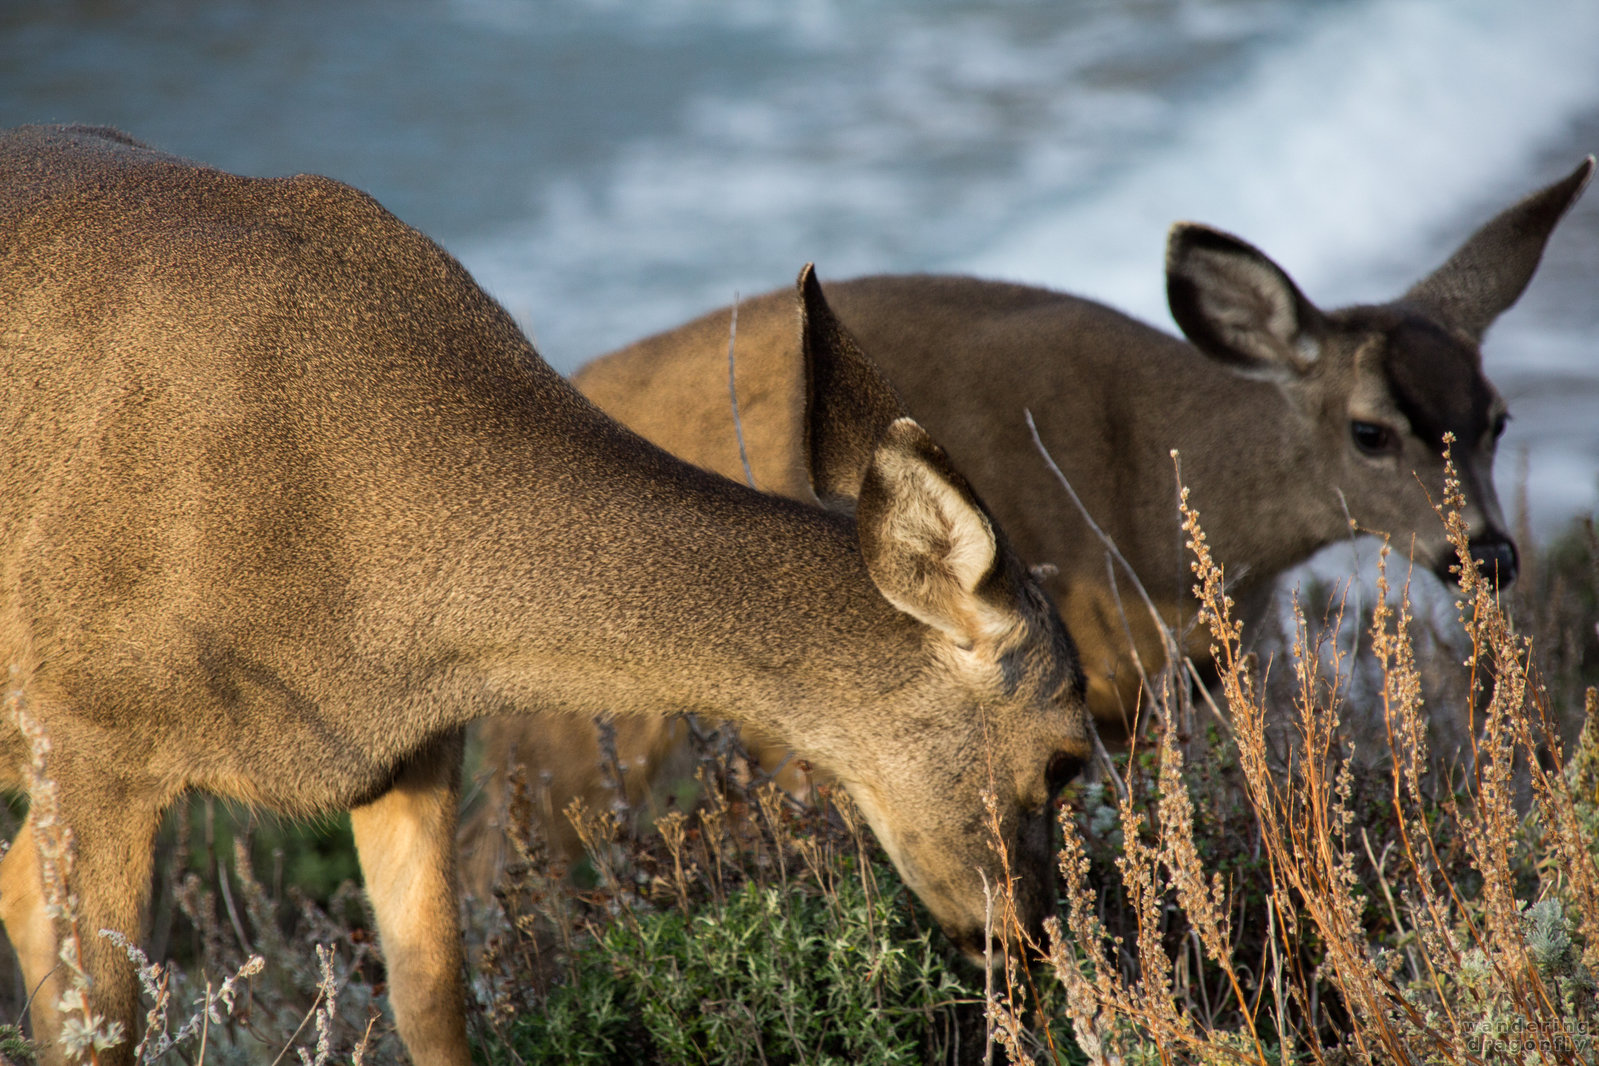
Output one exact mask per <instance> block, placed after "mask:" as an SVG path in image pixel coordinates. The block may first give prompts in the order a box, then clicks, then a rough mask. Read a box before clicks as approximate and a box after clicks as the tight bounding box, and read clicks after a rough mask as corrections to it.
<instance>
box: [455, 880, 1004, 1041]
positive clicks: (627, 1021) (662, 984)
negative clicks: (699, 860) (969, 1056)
mask: <svg viewBox="0 0 1599 1066" xmlns="http://www.w3.org/2000/svg"><path fill="white" fill-rule="evenodd" d="M840 861H841V865H845V866H848V865H850V864H852V863H853V859H852V858H844V859H842V860H840ZM872 874H873V879H874V880H875V882H876V885H877V886H878V891H877V892H875V893H874V892H872V891H870V890H869V889H868V887H867V883H866V882H863V881H862V880H861V879H860V878H859V877H858V876H856V872H855V871H854V870H850V869H843V870H840V871H839V877H838V879H837V881H836V883H835V884H834V886H833V888H834V891H833V892H832V893H830V894H829V893H823V892H821V891H818V890H815V889H814V886H812V888H811V889H810V890H807V889H806V888H804V887H802V886H801V885H799V884H796V883H789V884H787V885H777V884H762V883H759V882H756V881H749V882H746V883H745V884H743V885H742V886H740V887H739V888H737V889H736V890H735V891H733V892H732V893H731V894H729V895H728V896H727V897H726V899H724V900H710V901H707V902H706V903H704V904H702V905H700V906H699V907H696V908H695V909H693V910H692V911H691V912H689V913H684V912H683V911H682V910H680V909H678V908H675V907H674V908H671V909H666V910H656V911H646V912H642V913H637V914H633V915H631V916H628V917H626V918H624V919H623V920H619V921H617V922H615V923H614V924H611V925H610V926H609V927H608V928H605V929H604V930H603V932H602V933H601V935H600V936H599V938H598V939H597V940H595V941H593V942H591V943H590V944H588V945H587V946H586V947H584V948H583V949H582V950H581V952H580V954H579V956H578V958H577V959H575V960H574V971H575V974H576V976H575V978H574V979H573V980H572V981H571V982H570V983H567V984H564V985H561V986H558V987H557V988H556V989H555V991H554V992H553V993H552V994H551V995H550V996H549V997H548V998H547V999H546V1000H545V1002H544V1004H543V1010H542V1011H538V1012H531V1013H528V1014H524V1015H523V1016H522V1017H520V1018H519V1019H518V1020H517V1022H516V1023H515V1025H514V1026H513V1027H512V1028H511V1030H510V1032H509V1033H508V1034H507V1035H508V1037H509V1039H508V1045H509V1047H508V1048H500V1047H488V1048H486V1049H485V1052H486V1054H485V1059H486V1061H487V1062H490V1063H500V1062H509V1061H515V1060H514V1059H512V1058H511V1057H510V1054H509V1052H511V1051H514V1053H515V1055H517V1056H519V1057H520V1058H521V1060H523V1061H526V1062H549V1063H569V1064H573V1066H578V1064H584V1066H587V1064H596V1066H597V1064H601V1063H643V1062H659V1063H716V1064H728V1066H736V1064H742V1063H758V1062H763V1063H770V1064H773V1066H776V1064H778V1063H793V1064H800V1063H806V1064H817V1066H822V1064H832V1063H854V1062H865V1061H870V1062H875V1063H883V1064H885V1066H889V1064H895V1063H906V1064H913V1063H921V1062H923V1061H925V1055H926V1051H927V1048H928V1046H929V1043H930V1036H929V1031H930V1027H931V1026H932V1025H934V1024H935V1023H936V1020H937V1018H936V1016H937V1015H939V1014H940V1013H941V1012H943V1013H947V1012H948V1011H949V1009H950V1007H951V1005H952V1004H953V1003H954V1002H955V1001H958V1000H962V999H965V1000H968V1001H969V1000H970V999H971V998H972V997H973V996H974V995H975V993H974V992H973V991H971V990H970V989H968V988H966V987H965V986H964V984H963V983H962V981H961V980H960V978H959V977H958V976H957V974H956V973H955V971H954V969H953V968H952V966H951V964H950V963H948V962H946V961H945V959H944V957H943V956H942V955H941V954H940V952H939V951H937V950H936V949H935V948H934V946H933V944H932V942H931V934H930V933H928V932H927V931H918V930H916V929H915V928H914V927H913V924H912V921H911V910H910V905H909V901H908V899H907V898H906V894H905V891H904V889H903V887H902V886H901V885H900V884H899V881H898V879H897V878H896V877H895V876H894V874H893V872H892V868H891V867H889V866H888V865H886V864H882V863H876V864H874V867H873V870H872Z"/></svg>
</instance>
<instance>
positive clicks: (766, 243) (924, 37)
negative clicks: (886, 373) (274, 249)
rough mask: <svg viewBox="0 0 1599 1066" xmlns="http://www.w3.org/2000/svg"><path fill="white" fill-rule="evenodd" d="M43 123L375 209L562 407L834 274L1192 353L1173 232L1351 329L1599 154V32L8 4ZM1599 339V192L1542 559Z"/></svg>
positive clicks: (1527, 401)
mask: <svg viewBox="0 0 1599 1066" xmlns="http://www.w3.org/2000/svg"><path fill="white" fill-rule="evenodd" d="M22 122H86V123H98V124H111V125H115V126H119V127H121V128H123V129H125V130H127V131H129V132H131V133H132V134H134V135H135V136H137V137H139V138H141V139H143V140H145V141H148V142H150V143H152V144H154V145H156V146H159V147H161V148H164V149H166V150H169V151H172V152H176V153H178V154H182V155H187V156H191V157H193V158H196V159H199V160H203V161H205V162H208V163H212V164H215V165H218V166H221V167H223V168H226V169H229V170H234V171H239V172H242V173H246V174H255V175H277V174H288V173H294V172H300V171H312V172H320V173H324V174H328V175H332V176H333V177H336V178H339V179H342V180H344V181H346V182H349V183H351V184H353V185H356V186H359V187H360V188H363V189H365V190H367V191H369V192H371V193H373V194H374V195H375V196H376V197H377V198H378V199H379V200H381V201H382V202H383V203H384V204H385V205H386V206H388V207H389V208H390V209H391V210H393V211H394V212H395V213H396V214H398V215H399V216H400V217H401V218H403V219H405V220H406V221H407V222H410V223H411V224H413V225H415V226H417V227H418V228H420V229H422V230H423V231H425V232H426V233H428V234H429V235H430V236H432V237H433V238H435V239H436V240H438V241H439V242H440V243H441V244H443V245H444V246H445V247H446V248H448V249H449V250H450V251H452V252H453V253H454V254H455V255H456V256H458V257H459V258H460V259H461V260H462V261H463V262H464V263H465V264H466V266H467V267H468V269H470V270H471V271H472V272H473V273H474V274H475V275H476V276H477V277H478V279H479V280H480V281H481V282H482V283H483V284H484V285H485V286H486V287H487V288H488V289H489V290H490V291H491V292H493V293H494V294H495V295H496V296H497V297H498V298H499V299H500V300H501V301H502V302H503V303H505V304H506V306H507V307H509V308H510V309H511V311H512V312H513V313H514V314H515V315H516V316H517V318H518V319H519V320H520V321H521V322H522V323H523V325H524V326H525V327H526V328H527V329H528V331H529V332H530V334H531V335H532V336H533V337H534V338H535V340H536V341H537V343H538V344H539V346H540V348H541V350H542V351H543V352H544V354H545V356H546V357H547V358H548V359H549V360H550V361H551V362H552V363H554V364H555V366H556V367H557V368H559V369H561V370H562V371H570V370H572V369H573V368H575V367H576V366H578V365H579V364H580V363H582V362H583V361H585V360H587V359H588V358H590V357H591V356H594V355H597V354H600V353H602V352H604V351H607V350H609V349H611V348H613V347H616V346H618V345H620V344H622V343H625V342H627V341H630V340H633V339H635V338H637V337H639V336H642V335H643V334H645V333H648V332H652V331H654V330H657V329H662V328H666V327H669V326H673V325H676V324H677V323H679V322H681V321H684V320H686V319H687V318H689V317H691V316H693V315H695V314H698V313H699V312H701V311H704V310H707V309H709V308H711V307H713V306H718V305H721V304H725V303H727V302H729V301H730V300H732V299H733V297H734V296H735V294H743V295H746V296H747V295H753V294H754V293H757V292H762V291H765V290H767V289H771V288H774V287H777V286H780V285H787V284H790V283H791V282H792V279H793V277H794V274H795V272H796V271H797V269H798V268H799V266H800V264H801V263H803V262H805V261H807V260H814V261H815V262H816V263H817V265H818V269H819V272H820V273H821V275H822V277H823V279H824V280H826V279H827V278H839V277H845V276H850V275H855V274H860V273H871V272H879V271H912V270H916V271H921V270H932V271H967V272H976V273H981V274H984V275H989V276H995V277H1005V278H1011V279H1017V280H1024V281H1029V282H1035V283H1042V284H1047V285H1052V286H1057V287H1061V288H1066V289H1069V290H1071V291H1073V292H1077V293H1080V294H1084V295H1089V296H1093V297H1096V298H1099V299H1101V300H1104V301H1106V302H1109V303H1111V304H1114V305H1116V306H1118V307H1121V308H1122V309H1124V310H1127V311H1130V312H1132V313H1134V314H1136V315H1139V316H1141V317H1144V318H1146V319H1148V320H1150V321H1152V322H1156V323H1159V324H1161V325H1162V326H1163V327H1164V328H1167V329H1171V328H1173V327H1172V326H1171V325H1170V321H1169V318H1168V316H1167V314H1166V311H1165V306H1164V295H1163V294H1164V283H1163V277H1162V273H1161V263H1162V250H1163V243H1164V237H1165V230H1166V227H1167V226H1168V225H1169V224H1170V223H1171V222H1172V221H1174V220H1176V219H1194V220H1198V221H1203V222H1208V223H1211V224H1213V225H1217V226H1220V227H1222V228H1224V229H1228V230H1231V231H1232V232H1234V233H1237V234H1238V235H1240V236H1242V237H1244V238H1246V239H1247V240H1249V241H1251V242H1253V243H1255V244H1257V245H1259V246H1260V247H1261V248H1263V249H1264V250H1266V251H1267V252H1268V253H1269V254H1271V255H1272V256H1273V257H1275V258H1276V259H1277V260H1278V261H1279V262H1280V263H1281V264H1282V265H1283V266H1284V267H1286V268H1287V269H1288V270H1289V272H1290V273H1291V274H1293V275H1294V276H1295V278H1296V279H1297V280H1298V281H1299V282H1300V284H1301V286H1302V287H1303V288H1304V289H1305V291H1306V293H1307V294H1308V295H1309V296H1310V297H1311V298H1312V299H1313V300H1315V301H1316V302H1318V303H1320V304H1322V305H1323V306H1335V305H1338V304H1340V303H1351V302H1359V301H1368V300H1382V299H1386V298H1390V297H1393V296H1396V295H1398V294H1399V293H1400V292H1401V291H1402V290H1403V289H1404V288H1405V287H1407V286H1408V284H1409V283H1410V282H1411V281H1412V280H1415V279H1416V278H1417V277H1419V276H1420V275H1421V274H1423V273H1424V272H1426V271H1427V270H1429V269H1430V268H1431V267H1432V266H1434V265H1436V264H1437V263H1438V262H1439V261H1441V259H1442V258H1443V257H1444V256H1446V255H1447V253H1448V252H1449V251H1450V250H1451V249H1452V248H1453V247H1454V245H1455V244H1456V243H1458V242H1459V241H1460V240H1461V239H1463V238H1464V237H1465V236H1466V235H1467V234H1468V233H1469V232H1470V231H1471V230H1472V229H1473V228H1475V227H1476V226H1477V225H1478V224H1480V223H1481V222H1483V221H1485V220H1486V219H1487V218H1488V217H1489V216H1491V215H1492V214H1493V213H1495V212H1497V211H1498V210H1499V209H1500V208H1502V207H1504V206H1506V205H1507V204H1509V203H1510V202H1511V201H1512V200H1514V199H1516V198H1518V197H1520V196H1521V195H1523V194H1524V193H1526V192H1529V191H1531V190H1532V189H1534V188H1536V187H1539V186H1541V185H1543V184H1546V183H1547V182H1549V181H1552V180H1554V179H1555V178H1557V177H1560V176H1562V175H1564V174H1565V173H1567V172H1569V171H1570V169H1571V168H1572V167H1573V166H1575V165H1576V163H1577V162H1578V160H1579V159H1580V158H1581V157H1582V156H1583V155H1586V154H1587V153H1590V152H1593V151H1595V150H1599V4H1596V3H1594V0H1519V2H1518V3H1515V4H1509V3H1505V2H1504V0H1320V2H1301V3H1284V2H1282V0H1114V2H1113V0H1074V2H1064V0H1048V2H1046V0H1037V2H1029V0H990V2H986V3H978V2H974V0H937V2H934V0H781V2H766V0H718V2H708V0H345V2H341V3H337V4H334V3H326V2H324V0H273V2H271V3H267V2H264V0H259V2H246V0H143V2H140V3H136V4H135V3H131V2H111V0H99V2H87V0H84V2H63V0H48V2H45V0H39V2H34V0H5V2H4V3H3V4H0V123H3V124H5V125H13V124H17V123H22ZM1596 340H1599V192H1595V191H1594V190H1590V191H1589V192H1588V194H1587V196H1586V198H1585V200H1584V201H1582V202H1580V203H1579V204H1578V206H1577V209H1576V210H1575V212H1574V213H1573V215H1572V216H1571V217H1569V218H1568V219H1567V220H1566V221H1565V222H1564V223H1563V224H1562V227H1561V228H1560V229H1559V230H1557V231H1556V235H1555V239H1554V241H1553V243H1552V245H1551V248H1550V250H1549V253H1548V255H1547V256H1546V258H1545V260H1544V264H1543V266H1542V268H1541V270H1540V272H1539V274H1538V276H1537V277H1536V278H1535V280H1534V282H1533V286H1532V288H1531V290H1530V291H1529V292H1528V293H1527V295H1526V296H1525V297H1524V298H1523V299H1522V301H1521V303H1520V304H1519V305H1518V306H1517V308H1516V309H1515V310H1514V311H1512V312H1511V313H1510V314H1509V315H1507V316H1506V317H1505V318H1503V319H1502V320H1501V321H1500V323H1499V325H1498V327H1497V328H1496V329H1495V330H1494V331H1493V332H1492V333H1491V334H1490V336H1489V340H1488V344H1487V346H1486V351H1487V360H1488V366H1489V372H1490V374H1491V375H1492V376H1493V377H1494V378H1495V380H1496V381H1497V382H1498V383H1499V385H1500V387H1501V389H1502V391H1504V392H1505V394H1506V395H1507V397H1508V398H1509V400H1510V404H1511V410H1512V413H1513V416H1514V421H1513V422H1512V424H1511V428H1510V432H1509V435H1508V437H1507V447H1506V449H1505V450H1504V451H1503V452H1502V453H1501V459H1500V466H1499V469H1498V477H1499V484H1500V491H1501V496H1502V498H1503V499H1504V500H1505V503H1506V505H1507V507H1514V506H1515V505H1516V503H1517V501H1518V500H1519V499H1520V498H1521V493H1522V490H1523V489H1525V490H1526V493H1527V496H1528V501H1529V506H1530V512H1531V518H1532V522H1533V527H1534V529H1535V530H1536V531H1537V532H1539V533H1541V534H1547V533H1549V532H1551V531H1553V530H1554V529H1555V528H1556V527H1558V526H1559V525H1561V524H1563V522H1564V521H1565V520H1566V519H1567V518H1569V517H1570V516H1571V515H1572V514H1574V513H1577V512H1579V511H1586V510H1591V509H1592V508H1594V506H1595V504H1596V495H1599V481H1596V470H1599V353H1596V352H1595V350H1594V349H1595V341H1596ZM1023 402H1025V398H1019V400H1018V405H1019V406H1020V404H1022V403H1023Z"/></svg>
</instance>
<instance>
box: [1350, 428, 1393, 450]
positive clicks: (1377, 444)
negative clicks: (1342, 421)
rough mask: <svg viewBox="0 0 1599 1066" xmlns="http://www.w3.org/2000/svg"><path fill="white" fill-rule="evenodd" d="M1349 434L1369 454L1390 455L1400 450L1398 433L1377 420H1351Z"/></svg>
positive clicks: (1356, 444)
mask: <svg viewBox="0 0 1599 1066" xmlns="http://www.w3.org/2000/svg"><path fill="white" fill-rule="evenodd" d="M1349 436H1350V437H1351V438H1352V439H1353V440H1354V442H1355V447H1357V448H1359V449H1360V450H1361V451H1362V452H1365V453H1366V454H1367V455H1388V454H1389V453H1391V452H1396V451H1398V450H1399V436H1398V434H1396V433H1395V432H1394V431H1393V430H1391V429H1389V428H1388V427H1387V426H1385V425H1382V424H1380V423H1377V422H1361V421H1358V420H1357V421H1354V422H1351V423H1349Z"/></svg>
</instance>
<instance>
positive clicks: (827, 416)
mask: <svg viewBox="0 0 1599 1066" xmlns="http://www.w3.org/2000/svg"><path fill="white" fill-rule="evenodd" d="M797 284H798V288H799V305H800V347H801V349H802V351H803V352H804V356H805V385H806V392H805V420H804V423H803V425H804V431H805V456H806V461H807V462H808V464H809V474H810V479H811V488H812V489H814V490H815V492H816V498H817V499H818V500H820V501H821V503H822V506H824V507H827V508H829V509H831V510H837V511H844V512H845V513H848V512H849V511H851V510H852V509H853V508H854V506H855V498H856V497H857V496H858V495H859V494H860V489H861V479H862V478H864V477H865V476H866V469H867V467H868V466H869V465H871V462H872V453H873V451H874V449H875V448H876V447H877V440H878V438H879V437H880V436H881V435H882V434H883V431H884V430H885V429H887V428H888V427H889V425H890V424H892V423H893V422H894V420H895V419H898V418H903V417H904V416H905V405H904V404H903V403H901V402H900V398H899V396H898V395H897V394H896V393H895V392H894V388H893V386H891V385H890V384H889V383H888V379H886V378H884V377H883V374H882V372H881V371H880V370H878V369H877V367H875V366H873V365H872V363H871V361H870V360H869V359H867V358H866V356H865V355H864V354H862V352H861V349H860V345H859V344H857V343H856V342H855V338H854V337H852V336H850V334H849V331H848V330H846V329H845V328H844V327H843V325H842V324H841V323H840V322H839V321H838V319H837V317H835V316H834V314H833V309H832V308H831V307H829V306H828V304H827V298H826V297H825V296H823V295H822V286H821V283H820V282H818V281H817V280H816V270H815V268H814V267H812V265H811V264H809V263H807V264H805V267H804V269H802V270H801V271H800V274H799V281H798V283H797Z"/></svg>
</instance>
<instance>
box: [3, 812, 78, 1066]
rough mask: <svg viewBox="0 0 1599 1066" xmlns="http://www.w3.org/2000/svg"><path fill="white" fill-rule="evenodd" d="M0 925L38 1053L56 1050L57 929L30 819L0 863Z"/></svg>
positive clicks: (60, 977) (60, 978)
mask: <svg viewBox="0 0 1599 1066" xmlns="http://www.w3.org/2000/svg"><path fill="white" fill-rule="evenodd" d="M0 921H4V922H5V927H6V938H7V939H8V940H10V941H11V947H12V949H13V950H14V951H16V953H17V962H18V963H19V964H20V965H21V967H22V977H23V980H24V981H26V982H27V986H28V987H27V992H28V995H29V997H30V998H29V1004H28V1005H29V1016H30V1018H31V1019H32V1022H33V1038H34V1040H35V1041H37V1042H38V1044H39V1046H40V1047H41V1048H42V1049H51V1048H54V1047H55V1044H56V1036H57V1034H58V1029H59V1024H60V1023H59V1019H58V1018H57V1015H56V1009H55V1005H56V1003H58V1002H59V1001H60V999H61V993H62V992H64V991H66V985H65V984H63V983H62V981H63V974H62V972H61V969H60V967H59V966H58V965H57V957H56V935H55V928H54V926H53V924H52V923H51V921H50V915H49V914H48V913H47V912H46V910H45V898H44V882H43V879H42V877H41V875H40V870H39V852H38V844H37V842H36V841H35V839H34V831H33V816H32V814H29V816H28V819H27V821H25V822H24V823H23V824H22V829H21V830H20V831H19V832H18V833H17V836H16V839H15V840H13V841H12V842H11V850H10V851H7V852H6V857H5V859H4V860H0ZM45 1054H46V1055H48V1054H49V1051H48V1050H47V1051H46V1052H45ZM47 1061H48V1059H47Z"/></svg>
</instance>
